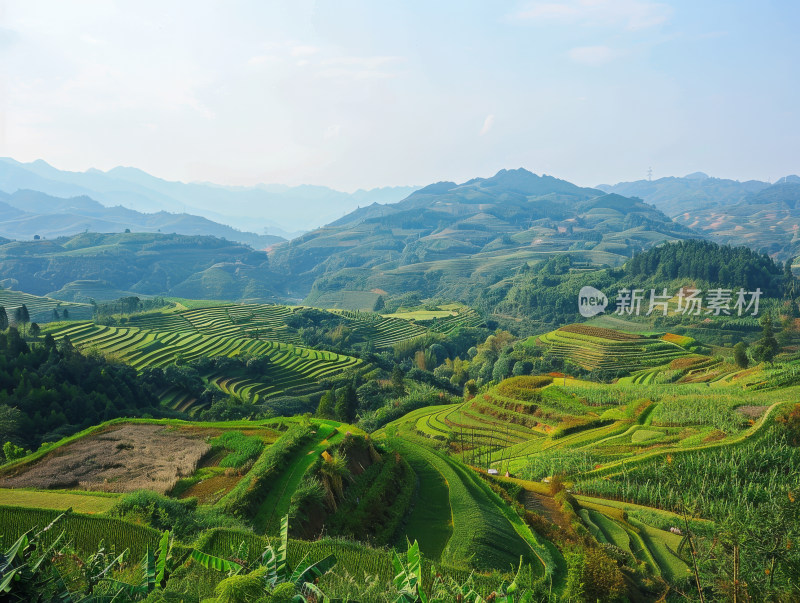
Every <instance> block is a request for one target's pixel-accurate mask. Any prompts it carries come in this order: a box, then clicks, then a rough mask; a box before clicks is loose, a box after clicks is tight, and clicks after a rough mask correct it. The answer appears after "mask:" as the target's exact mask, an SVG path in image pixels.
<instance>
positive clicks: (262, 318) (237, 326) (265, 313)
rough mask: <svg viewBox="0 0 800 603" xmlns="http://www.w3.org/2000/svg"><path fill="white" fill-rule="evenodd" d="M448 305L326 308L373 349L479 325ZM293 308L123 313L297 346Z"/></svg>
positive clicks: (153, 325)
mask: <svg viewBox="0 0 800 603" xmlns="http://www.w3.org/2000/svg"><path fill="white" fill-rule="evenodd" d="M447 308H448V309H446V310H440V311H437V312H421V313H420V312H408V313H399V314H395V315H386V316H382V315H380V314H375V313H372V312H362V311H356V310H342V309H329V310H327V311H329V312H331V313H333V314H336V315H338V316H341V317H342V318H344V319H345V320H346V321H347V322H348V323H349V326H350V327H351V328H352V329H353V330H354V331H355V332H356V333H357V334H358V336H360V337H362V338H363V339H365V340H367V339H368V340H369V341H371V342H372V344H373V345H374V346H375V348H376V349H387V348H391V347H392V346H394V345H395V344H397V343H399V342H401V341H406V340H410V339H416V338H418V337H421V336H423V335H425V334H426V333H428V332H429V331H433V332H438V333H444V334H447V333H450V332H452V331H453V330H455V329H457V328H459V327H471V326H479V325H481V324H483V319H482V318H481V317H480V316H479V315H478V314H477V313H476V312H475V311H474V310H472V309H471V308H466V307H462V306H457V305H453V306H452V307H450V306H447ZM296 310H297V307H290V306H279V305H274V304H224V305H212V306H204V307H198V308H192V309H188V310H181V311H177V312H148V313H144V314H137V315H133V316H130V317H128V318H127V319H126V320H127V322H126V324H127V325H131V326H134V327H139V328H142V329H147V330H150V331H159V332H172V333H198V334H202V335H210V336H225V337H248V338H254V339H259V340H268V341H276V342H281V343H290V344H295V345H299V344H301V341H300V337H299V336H298V335H297V333H296V332H295V331H294V330H292V329H290V328H289V327H288V326H287V324H286V319H287V318H289V317H290V316H291V315H292V313H293V312H294V311H296ZM440 315H441V316H440Z"/></svg>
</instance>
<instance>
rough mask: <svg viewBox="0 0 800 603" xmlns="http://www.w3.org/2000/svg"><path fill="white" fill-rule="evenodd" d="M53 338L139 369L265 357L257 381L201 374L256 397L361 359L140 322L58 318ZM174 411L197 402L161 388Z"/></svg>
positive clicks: (309, 380) (246, 396)
mask: <svg viewBox="0 0 800 603" xmlns="http://www.w3.org/2000/svg"><path fill="white" fill-rule="evenodd" d="M49 332H50V333H51V334H52V335H53V337H54V338H56V339H57V340H58V339H62V338H64V337H69V340H70V341H71V342H72V343H73V345H75V346H77V347H79V348H84V349H95V350H97V351H98V352H101V353H102V354H105V355H111V356H113V357H115V358H117V359H118V360H120V361H122V362H125V363H126V364H130V365H131V366H133V367H134V368H136V369H138V370H141V369H143V368H146V367H149V366H158V367H162V366H166V365H168V364H172V363H174V362H175V361H177V360H181V359H182V360H192V359H196V358H200V357H201V356H208V357H212V356H228V357H233V356H240V355H251V356H266V357H268V358H269V360H270V364H269V368H268V370H267V371H266V373H265V374H264V375H263V376H261V377H259V378H258V379H257V380H255V379H251V378H248V377H241V376H237V375H227V374H210V375H205V377H206V378H207V380H208V381H209V383H212V384H214V385H216V386H217V387H219V388H220V389H221V390H223V391H225V392H230V393H235V394H238V395H240V396H242V397H243V398H244V399H249V400H251V401H257V400H259V399H263V398H268V397H270V396H274V395H277V394H281V393H284V392H286V391H288V390H291V389H293V388H296V387H299V386H303V385H308V384H311V383H314V382H315V381H317V380H319V379H321V378H324V377H326V376H328V375H332V374H335V373H338V372H340V371H343V370H346V369H349V368H353V367H355V366H357V365H358V364H359V363H360V362H361V361H360V360H359V359H357V358H353V357H351V356H345V355H340V354H336V353H334V352H326V351H322V350H310V349H308V348H303V347H299V346H295V345H293V344H290V343H282V342H275V341H263V340H260V339H252V338H248V337H242V336H236V335H204V334H201V333H198V332H196V331H195V332H189V331H183V332H167V331H155V330H150V329H145V328H139V327H108V326H103V325H97V324H95V323H91V322H77V323H59V324H58V325H57V326H54V327H52V328H51V329H49ZM162 395H163V397H164V399H166V400H167V402H168V403H169V404H170V406H171V407H172V408H174V409H177V410H183V411H189V410H191V411H194V412H196V411H197V410H198V407H197V406H195V405H194V404H193V402H194V401H193V400H191V399H187V398H186V396H184V395H181V392H179V391H166V392H163V393H162Z"/></svg>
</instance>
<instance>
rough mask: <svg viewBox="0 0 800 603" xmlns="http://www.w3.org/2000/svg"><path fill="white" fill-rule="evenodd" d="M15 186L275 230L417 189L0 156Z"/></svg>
mask: <svg viewBox="0 0 800 603" xmlns="http://www.w3.org/2000/svg"><path fill="white" fill-rule="evenodd" d="M19 189H29V190H36V191H41V192H44V193H46V194H48V195H53V196H56V197H76V196H84V195H85V196H88V197H91V198H92V199H95V200H97V201H99V202H100V203H101V204H102V205H105V206H116V205H122V206H125V207H127V208H130V209H133V210H137V211H141V212H148V213H152V212H157V211H168V212H176V213H186V212H190V213H193V214H197V215H201V216H204V217H206V218H208V219H210V220H214V221H216V222H221V223H223V224H227V225H229V226H233V227H236V228H241V229H244V230H249V231H256V232H258V233H263V232H265V229H266V232H269V233H274V234H279V235H280V234H291V233H293V232H295V231H306V230H310V229H312V228H315V227H317V226H321V225H322V224H325V223H327V222H330V221H331V220H335V219H337V218H339V217H341V216H343V215H344V214H346V213H347V212H349V211H352V210H353V209H356V208H357V207H358V206H359V205H368V204H371V203H373V202H378V203H390V202H395V201H399V200H401V199H403V198H405V197H406V196H408V195H409V194H410V193H411V192H413V191H414V190H416V188H415V187H386V188H378V189H373V190H368V191H364V190H359V191H356V192H355V193H353V194H349V193H344V192H341V191H336V190H333V189H330V188H327V187H323V186H295V187H289V186H283V185H258V186H252V187H234V186H221V185H216V184H211V183H183V182H170V181H167V180H163V179H161V178H156V177H155V176H151V175H150V174H148V173H146V172H144V171H142V170H139V169H136V168H131V167H116V168H113V169H111V170H109V171H107V172H103V171H100V170H96V169H90V170H87V171H85V172H68V171H64V170H59V169H56V168H54V167H53V166H51V165H49V164H48V163H46V162H45V161H42V160H37V161H34V162H31V163H20V162H18V161H15V160H14V159H10V158H0V190H2V191H5V192H7V193H14V192H16V191H17V190H19Z"/></svg>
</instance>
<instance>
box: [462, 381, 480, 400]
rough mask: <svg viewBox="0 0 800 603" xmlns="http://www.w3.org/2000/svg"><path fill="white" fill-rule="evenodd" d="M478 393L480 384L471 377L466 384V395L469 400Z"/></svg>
mask: <svg viewBox="0 0 800 603" xmlns="http://www.w3.org/2000/svg"><path fill="white" fill-rule="evenodd" d="M477 393H478V384H477V383H475V379H470V380H469V381H467V382H466V383H465V384H464V397H465V398H466V399H467V400H469V399H470V398H474V397H475V395H476V394H477Z"/></svg>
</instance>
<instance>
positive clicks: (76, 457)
mask: <svg viewBox="0 0 800 603" xmlns="http://www.w3.org/2000/svg"><path fill="white" fill-rule="evenodd" d="M209 449H210V445H209V444H208V443H207V442H206V441H205V438H202V437H198V436H192V435H187V434H184V433H182V432H181V431H177V430H174V429H169V428H168V427H165V426H163V425H148V424H145V423H138V424H127V425H125V424H123V425H121V426H120V427H118V428H115V429H112V430H109V431H105V432H102V433H98V434H94V435H91V436H87V437H85V438H81V439H79V440H76V441H74V442H70V443H69V444H65V445H64V446H60V447H59V448H57V449H55V450H53V451H52V452H51V453H50V454H47V455H45V456H44V457H42V458H41V459H40V460H39V461H37V462H36V463H34V464H31V465H23V466H20V467H19V468H18V469H17V470H16V471H14V472H13V473H10V474H9V475H7V476H5V477H3V478H0V487H3V488H39V489H43V490H53V489H65V490H66V489H78V490H95V491H103V492H133V491H134V490H141V489H147V490H154V491H156V492H159V493H161V494H164V493H165V492H167V491H169V490H170V489H171V488H172V487H173V486H174V484H175V483H176V482H177V481H178V479H180V478H181V477H182V476H186V475H191V474H192V473H193V472H194V471H195V470H196V469H197V465H198V463H199V461H200V459H201V458H202V457H203V455H204V454H205V453H206V452H208V450H209Z"/></svg>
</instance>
